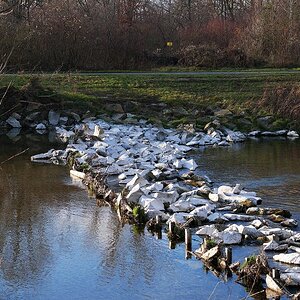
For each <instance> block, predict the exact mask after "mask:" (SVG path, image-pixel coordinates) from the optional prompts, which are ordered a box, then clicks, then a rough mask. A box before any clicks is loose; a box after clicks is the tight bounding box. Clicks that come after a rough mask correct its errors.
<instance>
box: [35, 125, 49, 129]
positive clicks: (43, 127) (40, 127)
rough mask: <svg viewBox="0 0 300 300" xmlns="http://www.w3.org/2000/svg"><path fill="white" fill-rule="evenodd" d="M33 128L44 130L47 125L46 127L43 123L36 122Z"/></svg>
mask: <svg viewBox="0 0 300 300" xmlns="http://www.w3.org/2000/svg"><path fill="white" fill-rule="evenodd" d="M35 129H36V130H46V129H47V127H46V125H45V124H43V123H39V124H37V125H36V126H35Z"/></svg>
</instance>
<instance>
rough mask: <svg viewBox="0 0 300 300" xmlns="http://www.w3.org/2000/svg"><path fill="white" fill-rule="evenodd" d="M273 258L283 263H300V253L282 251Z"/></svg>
mask: <svg viewBox="0 0 300 300" xmlns="http://www.w3.org/2000/svg"><path fill="white" fill-rule="evenodd" d="M273 259H274V260H275V261H278V262H281V263H286V264H292V265H300V253H287V254H285V253H281V254H278V255H274V256H273Z"/></svg>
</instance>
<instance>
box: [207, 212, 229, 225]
mask: <svg viewBox="0 0 300 300" xmlns="http://www.w3.org/2000/svg"><path fill="white" fill-rule="evenodd" d="M207 220H208V221H209V222H211V223H224V222H228V219H226V218H225V217H224V216H223V215H222V214H220V213H213V214H211V215H209V216H208V217H207Z"/></svg>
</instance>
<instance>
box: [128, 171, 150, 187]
mask: <svg viewBox="0 0 300 300" xmlns="http://www.w3.org/2000/svg"><path fill="white" fill-rule="evenodd" d="M137 184H139V187H140V188H142V187H144V186H146V185H149V182H148V180H146V179H145V178H144V177H142V176H141V175H139V174H136V175H135V176H134V177H133V178H132V179H131V180H130V181H129V182H128V183H127V184H126V188H127V189H128V190H132V188H133V187H134V186H136V185H137Z"/></svg>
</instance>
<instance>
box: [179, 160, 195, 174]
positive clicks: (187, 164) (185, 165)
mask: <svg viewBox="0 0 300 300" xmlns="http://www.w3.org/2000/svg"><path fill="white" fill-rule="evenodd" d="M181 163H182V166H183V168H185V169H189V170H191V171H194V170H196V168H197V167H198V165H197V164H196V162H195V161H194V160H193V159H190V160H187V159H185V158H183V159H182V160H181Z"/></svg>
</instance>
